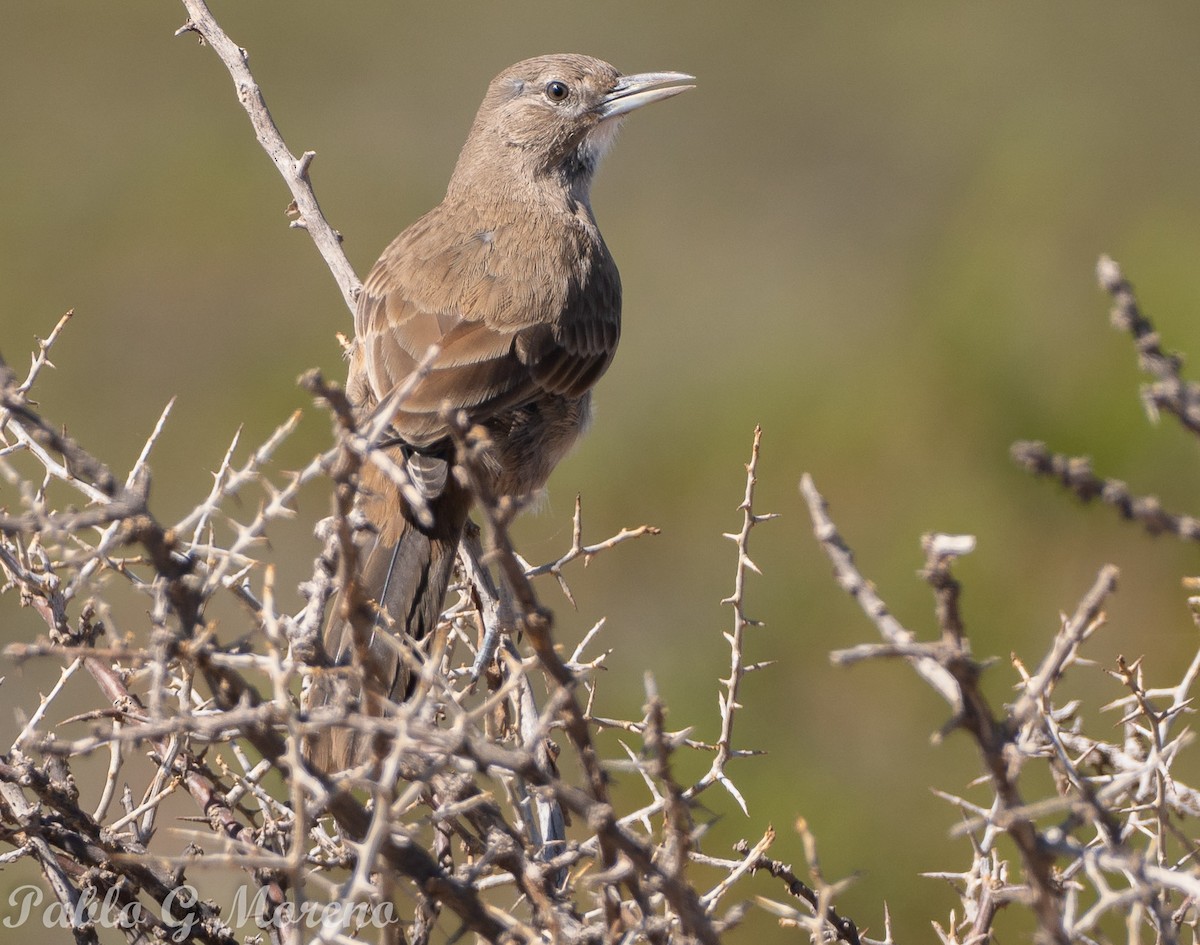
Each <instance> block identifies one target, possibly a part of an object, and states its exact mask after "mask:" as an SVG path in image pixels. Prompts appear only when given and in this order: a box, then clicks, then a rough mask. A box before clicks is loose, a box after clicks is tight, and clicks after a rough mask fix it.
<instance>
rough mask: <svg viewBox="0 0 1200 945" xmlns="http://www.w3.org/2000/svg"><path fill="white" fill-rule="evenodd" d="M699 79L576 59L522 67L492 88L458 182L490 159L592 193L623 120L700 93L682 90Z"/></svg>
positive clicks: (548, 60) (535, 61)
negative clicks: (626, 72)
mask: <svg viewBox="0 0 1200 945" xmlns="http://www.w3.org/2000/svg"><path fill="white" fill-rule="evenodd" d="M691 78H693V77H692V76H690V75H686V74H684V73H682V72H645V73H640V74H637V75H621V73H620V72H618V71H617V70H616V68H614V67H613V66H611V65H609V64H608V63H607V62H603V61H602V60H599V59H594V58H592V57H591V56H580V55H571V54H568V55H557V56H539V57H537V58H535V59H526V60H525V61H523V62H518V63H517V64H516V65H514V66H510V67H509V68H507V69H505V70H504V71H503V72H501V73H500V74H499V75H498V76H496V78H494V79H493V80H492V81H491V84H490V85H489V86H488V91H487V95H486V96H485V97H484V100H483V104H482V105H481V106H480V107H479V112H478V114H476V116H475V123H474V125H473V126H472V128H471V135H470V138H469V139H468V141H467V145H466V147H464V148H463V153H462V156H461V157H460V159H459V167H458V169H456V171H455V177H458V176H459V175H460V173H461V172H463V171H464V170H471V171H472V172H474V170H473V169H472V168H471V167H470V165H477V164H478V162H480V161H483V162H486V163H488V164H491V165H493V166H495V165H497V164H499V165H500V166H506V167H509V168H512V169H520V170H522V171H524V172H525V173H527V174H529V173H531V174H532V175H533V176H534V177H541V176H553V177H562V178H565V179H566V181H567V182H568V183H569V184H570V185H571V186H572V187H573V188H574V187H578V186H579V185H580V184H582V185H583V187H584V189H585V190H586V187H587V184H588V183H589V182H590V180H591V177H592V175H593V174H594V173H595V171H596V168H597V167H598V165H599V163H600V161H601V159H602V158H603V157H604V155H605V154H606V153H607V151H608V149H609V148H610V147H611V145H612V142H613V139H614V136H615V134H616V131H617V128H618V126H619V125H620V123H621V120H622V118H623V117H624V116H625V115H627V114H629V112H631V111H633V110H634V109H636V108H640V107H641V106H643V105H648V104H650V103H651V102H657V101H660V100H662V99H666V98H670V97H671V96H673V95H678V94H679V93H680V92H683V91H686V90H687V89H690V88H692V87H693V86H691V85H681V84H679V83H682V82H686V81H687V80H688V79H691ZM464 162H466V164H467V165H469V166H468V167H467V168H464Z"/></svg>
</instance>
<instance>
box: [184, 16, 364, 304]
mask: <svg viewBox="0 0 1200 945" xmlns="http://www.w3.org/2000/svg"><path fill="white" fill-rule="evenodd" d="M183 5H184V7H185V8H186V9H187V13H188V21H187V22H186V23H185V24H184V25H183V26H181V27H180V28H179V29H178V30H177V31H176V33H175V35H176V36H178V35H180V34H181V33H195V34H197V35H198V36H199V37H200V39H201V40H202V41H203V42H204V43H206V44H207V45H208V46H209V47H210V48H211V49H212V50H213V52H215V53H216V54H217V57H218V58H219V59H220V60H221V63H222V64H223V65H224V66H225V68H226V69H227V70H228V71H229V75H230V77H231V78H232V79H233V84H234V86H235V87H236V88H237V93H238V101H240V102H241V103H242V108H244V109H245V110H246V114H247V115H248V116H249V118H250V124H251V125H253V126H254V136H255V137H256V138H257V139H258V143H259V144H260V145H262V148H263V150H264V151H266V152H267V156H268V157H269V158H270V159H271V162H272V163H273V164H274V165H275V167H276V169H277V170H278V171H279V173H280V175H281V176H282V177H283V179H284V182H285V183H286V184H287V186H288V189H289V190H290V191H291V193H292V201H293V204H292V206H293V207H294V208H295V213H296V214H297V219H296V220H295V221H294V222H293V224H292V225H293V226H297V227H300V228H302V229H304V230H305V231H307V232H308V235H309V236H311V237H312V240H313V243H315V244H316V247H317V251H318V252H319V253H320V254H321V258H322V259H324V260H325V265H326V266H328V267H329V271H330V273H331V274H332V275H333V278H334V281H335V282H337V286H338V289H339V290H340V291H341V293H342V298H343V299H345V301H346V307H347V308H348V309H349V310H350V312H351V314H353V313H354V309H355V304H356V300H357V299H358V293H359V289H360V288H361V282H360V281H359V279H358V276H357V275H355V273H354V267H352V266H351V265H350V260H348V259H347V258H346V253H345V251H344V250H343V249H342V237H341V234H339V233H338V232H337V231H336V230H335V229H334V228H333V227H331V226H330V225H329V222H328V221H327V220H326V219H325V215H324V214H323V213H322V212H321V206H320V204H318V203H317V195H316V193H315V192H314V191H313V187H312V183H311V182H310V181H309V177H308V173H309V168H310V166H311V165H312V161H313V158H314V157H316V155H315V153H314V152H312V151H306V152H305V153H304V154H303V155H302V156H301V157H299V158H297V157H296V156H295V155H294V154H292V152H291V151H289V150H288V147H287V144H286V142H285V141H284V140H283V135H281V134H280V133H279V128H278V127H277V126H276V125H275V120H274V119H273V118H272V117H271V113H270V111H269V110H268V109H267V102H266V99H265V98H264V96H263V93H262V89H260V88H259V87H258V83H257V82H256V81H255V79H254V74H253V73H252V72H251V71H250V65H249V63H250V54H249V53H248V52H247V51H246V50H245V49H243V48H241V47H240V46H238V45H237V44H236V43H234V42H233V40H231V39H230V38H229V37H228V36H227V35H226V33H225V31H224V30H223V29H221V27H220V25H219V24H218V23H217V21H216V19H215V18H214V17H213V15H212V13H210V12H209V9H208V6H207V4H205V3H204V0H183Z"/></svg>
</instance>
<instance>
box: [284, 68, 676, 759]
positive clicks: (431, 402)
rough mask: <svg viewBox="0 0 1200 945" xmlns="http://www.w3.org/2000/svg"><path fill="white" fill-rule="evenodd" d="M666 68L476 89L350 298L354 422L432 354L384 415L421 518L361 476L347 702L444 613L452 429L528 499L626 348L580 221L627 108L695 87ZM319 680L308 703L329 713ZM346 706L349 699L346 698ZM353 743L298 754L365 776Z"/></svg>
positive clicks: (396, 664)
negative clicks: (454, 145) (435, 177)
mask: <svg viewBox="0 0 1200 945" xmlns="http://www.w3.org/2000/svg"><path fill="white" fill-rule="evenodd" d="M691 78H692V77H691V76H688V75H684V74H682V73H677V72H648V73H643V74H638V75H625V76H623V75H621V74H620V73H619V72H618V71H617V70H616V69H615V68H613V67H612V66H611V65H609V64H608V63H606V62H601V61H600V60H598V59H593V58H591V57H588V56H579V55H558V56H541V57H538V58H536V59H527V60H525V61H524V62H519V63H517V64H516V65H514V66H512V67H510V68H508V69H506V70H504V71H503V72H502V73H500V75H498V76H497V77H496V78H495V79H493V80H492V82H491V84H490V85H489V86H488V90H487V94H486V95H485V97H484V100H483V104H482V105H481V106H480V108H479V111H478V113H477V114H476V116H475V122H474V124H473V125H472V127H471V132H470V135H469V136H468V137H467V142H466V144H465V145H464V146H463V149H462V152H461V153H460V155H459V158H458V163H457V165H456V166H455V169H454V174H453V176H452V177H451V179H450V185H449V187H448V189H447V191H446V196H445V199H444V200H443V201H442V202H441V204H439V205H438V206H437V207H435V208H434V209H433V210H431V211H430V212H429V213H427V214H425V216H423V217H421V218H420V219H419V220H417V222H416V223H414V224H412V226H410V227H409V228H408V229H406V230H405V231H404V232H403V233H401V234H400V236H399V237H397V238H396V240H395V241H394V242H393V243H392V244H391V245H390V246H389V247H388V248H387V249H386V250H385V251H384V253H383V255H382V256H381V257H380V259H379V261H378V262H377V263H376V264H375V266H374V268H373V269H372V270H371V272H370V274H369V275H368V276H367V279H366V281H365V282H364V283H363V288H362V294H361V295H360V296H359V300H358V310H357V313H356V315H355V319H354V329H355V335H356V340H355V344H354V347H353V351H352V355H351V362H350V375H349V380H348V383H347V392H348V394H349V396H350V399H351V402H352V403H353V404H354V406H355V407H356V409H357V410H358V411H359V415H360V416H362V417H366V416H368V415H370V414H371V413H372V412H373V411H375V410H376V409H377V408H378V405H379V404H380V403H381V402H385V401H386V400H387V399H388V398H389V395H391V394H392V393H393V392H394V391H395V390H396V389H397V387H398V386H399V385H402V384H404V383H405V382H406V380H408V379H409V378H410V376H411V375H413V373H414V371H416V369H417V367H418V364H419V363H420V362H421V360H422V358H423V356H424V355H425V354H426V352H427V351H429V350H430V346H431V345H437V354H436V355H435V356H434V358H433V360H432V362H431V363H430V364H429V365H427V371H426V372H425V373H424V374H421V375H418V376H419V380H418V381H417V383H416V384H415V385H414V386H413V387H412V390H411V391H410V392H409V393H408V395H407V396H406V397H404V398H403V400H402V402H401V403H400V404H399V407H398V408H397V409H396V410H395V413H394V414H393V416H392V417H391V430H390V431H389V438H388V442H389V444H391V445H389V446H388V449H389V451H390V452H391V453H392V454H393V457H394V458H395V459H396V461H397V462H399V463H401V464H403V466H404V467H405V469H406V470H407V472H408V474H409V477H410V478H411V479H412V481H413V483H414V484H415V485H416V487H417V488H418V489H419V490H420V492H421V493H422V495H423V496H424V498H425V500H426V503H427V505H428V511H429V513H430V514H431V519H432V522H431V523H430V522H429V521H428V517H426V519H427V520H426V521H425V522H422V521H421V516H419V515H418V514H416V512H415V511H414V509H413V508H412V507H411V506H410V503H408V502H406V501H405V500H404V499H403V497H402V496H401V493H400V491H399V490H398V489H397V487H396V486H395V484H394V483H393V482H392V481H391V480H389V479H388V477H387V476H386V475H385V474H384V473H382V472H380V471H379V469H378V468H377V467H376V466H374V465H373V464H370V463H367V464H365V465H364V466H363V469H362V474H361V481H360V483H359V503H360V507H361V508H362V510H363V512H364V513H365V516H366V519H367V521H368V522H369V523H370V525H371V528H372V534H370V535H369V536H367V537H366V540H364V542H363V547H362V548H361V552H360V556H359V557H360V560H359V563H358V568H359V570H358V573H357V575H356V579H357V581H358V587H359V591H360V595H359V596H360V597H361V598H362V599H364V600H366V601H368V602H369V606H368V607H365V608H359V609H358V610H359V612H357V613H355V612H353V608H346V607H342V608H341V609H342V610H346V609H350V610H351V611H352V612H350V613H342V614H340V615H337V616H335V619H333V620H332V621H331V622H330V624H329V626H328V627H327V629H326V632H325V647H326V651H327V652H328V653H329V655H330V656H331V657H332V658H333V659H334V660H335V661H337V662H339V663H341V664H344V665H349V664H351V663H352V662H355V661H356V658H355V653H356V652H357V653H358V654H359V655H358V657H357V661H359V662H361V663H362V666H361V669H362V677H361V678H362V689H361V692H360V701H361V707H362V709H363V710H364V711H367V712H370V713H375V714H378V713H380V712H382V711H384V710H385V709H386V706H387V704H388V702H389V701H390V702H398V701H401V700H403V699H404V698H405V696H406V695H407V693H408V690H409V685H410V681H409V675H410V674H409V669H408V663H407V662H406V661H405V660H403V659H401V658H400V655H399V652H398V649H397V647H396V646H395V645H394V643H393V642H391V641H389V640H387V639H385V638H384V635H385V634H388V633H393V634H400V633H403V634H407V636H408V638H409V639H410V640H413V641H416V640H420V639H421V638H423V637H425V636H427V635H428V634H430V633H432V632H433V631H434V629H435V628H436V626H437V623H438V619H439V616H440V614H441V610H442V603H443V598H444V596H445V593H446V587H447V585H448V583H449V581H450V576H451V573H452V570H453V565H454V559H455V551H456V548H457V546H458V541H459V538H460V536H461V535H462V532H463V528H464V526H465V523H466V520H467V514H468V511H469V509H470V506H471V502H472V496H471V494H470V492H469V490H468V489H467V488H466V486H464V485H463V484H462V483H461V482H460V481H459V480H458V479H457V478H456V477H455V476H454V475H453V474H452V466H453V463H454V460H455V456H454V446H453V443H452V442H451V438H450V429H449V426H448V421H447V417H448V416H450V415H452V414H453V413H455V412H458V411H463V412H465V414H466V416H467V418H469V420H470V422H471V423H473V424H480V425H482V427H483V428H484V429H485V430H486V433H487V436H488V438H489V439H490V444H491V445H490V452H489V454H488V457H487V458H488V472H489V474H490V476H491V477H492V481H491V482H490V483H489V485H490V486H491V489H492V491H493V492H494V493H495V494H497V495H511V496H524V495H527V494H529V493H532V492H534V491H536V490H539V489H541V488H542V486H543V485H545V482H546V479H547V478H548V477H549V475H550V472H551V470H553V469H554V467H555V465H556V464H557V463H558V462H559V460H561V459H562V458H563V456H564V455H565V454H566V453H567V452H568V451H569V450H570V448H571V446H572V444H574V442H575V441H576V439H577V438H578V437H579V435H580V434H581V433H582V432H583V431H584V429H585V428H586V427H587V425H588V420H589V416H590V413H591V389H592V386H593V385H594V384H595V383H596V381H598V380H599V379H600V377H601V375H603V374H604V372H605V371H606V370H607V369H608V366H609V364H610V363H611V362H612V358H613V354H614V352H615V351H616V347H617V341H618V339H619V338H620V334H621V280H620V276H619V275H618V273H617V267H616V264H615V263H614V262H613V258H612V256H611V255H610V254H609V251H608V247H607V246H605V244H604V240H603V238H602V237H601V236H600V231H599V229H598V228H597V226H596V220H595V218H594V217H593V216H592V208H591V203H590V188H591V184H592V179H593V176H594V174H595V173H596V169H597V167H598V165H599V164H600V161H601V159H602V158H603V157H604V155H605V154H606V153H607V152H608V150H609V148H610V147H611V146H612V143H613V139H614V136H615V134H616V131H617V127H618V125H619V124H620V122H621V119H622V118H623V117H624V116H625V115H627V114H628V113H629V112H631V111H633V110H634V109H636V108H640V107H641V106H643V105H647V104H649V103H651V102H656V101H660V100H662V99H666V98H669V97H671V96H673V95H677V94H678V93H680V92H682V91H684V90H686V89H689V88H692V86H690V85H681V84H679V83H681V82H686V81H687V80H688V79H691ZM336 690H337V687H336V684H335V682H334V681H333V680H332V679H329V678H319V679H318V680H317V682H316V683H315V684H314V690H313V693H312V697H311V700H310V702H311V704H313V705H321V704H324V703H327V702H329V701H330V700H331V699H332V698H334V693H335V692H336ZM343 691H344V690H343ZM368 744H369V742H368V740H366V739H364V738H363V737H362V736H361V735H359V734H358V733H355V732H354V731H352V730H348V729H334V730H332V731H330V732H326V733H322V734H321V735H320V736H318V737H315V738H314V739H312V740H311V741H310V742H309V745H308V748H307V750H308V753H309V757H310V759H312V760H313V761H314V763H316V764H318V765H319V766H321V767H323V768H325V769H326V770H337V769H341V768H345V767H348V766H349V765H351V764H356V763H359V762H361V761H363V760H364V759H365V758H366V757H367V748H368Z"/></svg>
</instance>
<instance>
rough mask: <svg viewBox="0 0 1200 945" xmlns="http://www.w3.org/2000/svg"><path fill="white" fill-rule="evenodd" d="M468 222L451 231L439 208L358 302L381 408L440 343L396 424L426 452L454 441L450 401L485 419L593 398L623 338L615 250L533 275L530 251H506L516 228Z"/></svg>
mask: <svg viewBox="0 0 1200 945" xmlns="http://www.w3.org/2000/svg"><path fill="white" fill-rule="evenodd" d="M459 222H460V225H457V226H452V225H447V222H446V219H445V215H444V214H439V213H438V211H434V212H432V213H430V214H427V215H426V216H425V217H423V218H422V219H421V220H419V221H418V222H417V223H415V224H413V226H412V227H410V228H409V229H408V230H406V231H405V232H404V233H403V234H401V236H400V237H399V238H398V239H397V240H396V242H394V243H393V244H392V246H390V247H389V248H388V250H387V251H386V252H385V253H384V255H383V256H382V257H381V258H380V260H379V262H378V263H376V265H375V268H374V269H372V270H371V273H370V274H369V275H368V276H367V280H366V282H365V283H364V284H363V289H362V294H361V295H360V297H359V301H358V311H357V314H356V317H355V329H356V334H357V336H358V340H359V345H360V350H361V353H362V357H361V367H362V370H363V371H364V372H365V374H366V379H367V383H368V386H369V388H370V391H371V392H372V393H373V395H374V398H375V399H376V400H382V399H383V398H385V397H386V396H387V395H388V394H389V393H390V392H391V391H392V390H393V389H394V388H395V387H396V386H397V385H399V384H401V383H403V382H404V381H405V379H406V378H407V377H408V376H409V375H410V374H411V373H412V372H413V371H414V370H415V369H416V367H417V365H418V364H419V363H420V362H421V361H422V359H423V358H424V357H425V355H426V353H427V351H428V350H429V347H430V346H431V345H433V344H436V345H438V347H439V352H438V354H437V356H436V358H435V359H434V361H433V363H432V366H431V368H430V370H429V372H428V374H426V375H425V377H423V378H422V379H421V381H420V382H419V383H418V384H417V386H416V387H415V388H414V389H413V391H412V393H411V395H409V396H408V397H407V398H406V399H405V400H404V402H403V403H402V405H401V406H400V409H399V411H398V413H397V415H396V417H395V418H394V420H393V426H394V427H395V428H396V430H397V432H398V433H399V435H400V436H401V437H402V438H403V439H405V440H406V441H407V442H409V443H412V444H413V445H416V446H428V445H430V444H432V443H434V442H436V441H437V440H440V439H442V438H443V437H445V436H446V435H447V434H448V432H449V431H448V430H447V429H446V426H445V423H444V422H443V420H442V419H441V417H442V410H443V407H444V406H446V405H448V406H449V407H450V408H452V409H455V410H458V409H461V410H466V411H467V413H468V415H469V416H470V417H471V418H472V420H474V421H483V420H487V419H488V418H490V417H493V416H495V415H496V414H497V413H499V412H500V411H502V410H505V409H507V408H510V407H513V406H516V405H519V404H523V403H526V402H528V401H530V400H532V399H534V398H535V397H537V396H540V395H541V394H544V393H552V394H562V395H565V396H570V397H579V396H582V395H583V394H584V393H586V392H587V391H588V390H589V389H590V388H591V387H592V385H593V384H595V382H596V381H597V380H598V379H599V378H600V376H601V375H602V374H603V373H604V371H605V370H606V369H607V368H608V365H609V363H610V362H611V361H612V356H613V353H614V351H615V349H616V346H617V341H618V338H619V335H620V283H619V280H618V278H617V276H616V269H615V267H612V266H611V260H609V259H608V257H607V251H606V250H603V244H599V248H600V250H602V251H603V258H599V259H595V260H592V259H589V258H588V251H589V250H591V249H594V248H593V247H587V246H584V247H582V248H581V250H580V251H579V252H577V253H575V257H576V258H574V259H573V260H572V261H571V265H572V267H573V268H571V269H565V270H563V269H562V267H556V266H554V265H552V264H551V263H552V262H553V260H547V265H546V266H545V267H542V266H541V265H540V263H539V264H536V265H534V266H533V267H532V270H531V266H530V263H529V259H530V256H529V252H528V248H525V251H524V252H523V253H515V252H512V251H510V247H509V246H508V245H506V243H508V242H509V241H510V240H511V239H513V238H514V234H513V233H511V232H506V228H504V227H492V228H480V227H478V226H472V225H470V223H468V225H466V226H462V225H461V222H462V221H459ZM567 252H568V253H570V252H571V250H567ZM605 261H607V262H608V265H605V264H604V263H605ZM560 270H561V271H560Z"/></svg>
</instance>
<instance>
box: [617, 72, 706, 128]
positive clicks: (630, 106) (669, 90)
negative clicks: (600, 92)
mask: <svg viewBox="0 0 1200 945" xmlns="http://www.w3.org/2000/svg"><path fill="white" fill-rule="evenodd" d="M694 78H696V77H695V76H694V75H688V74H687V73H686V72H639V73H638V74H637V75H623V76H621V78H620V79H619V80H618V81H617V84H616V86H615V87H614V88H613V90H612V91H611V92H609V93H608V94H607V95H606V96H604V100H603V101H602V102H601V103H600V108H599V113H600V120H601V121H607V120H608V119H609V118H616V117H618V116H619V115H626V114H628V113H629V112H631V111H633V110H634V109H635V108H641V107H642V106H643V105H649V104H650V103H651V102H658V101H661V100H662V99H664V98H670V97H671V96H672V95H678V94H679V93H680V92H686V91H687V90H688V89H694V88H695V86H694V85H668V83H671V82H687V81H688V80H689V79H694Z"/></svg>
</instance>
